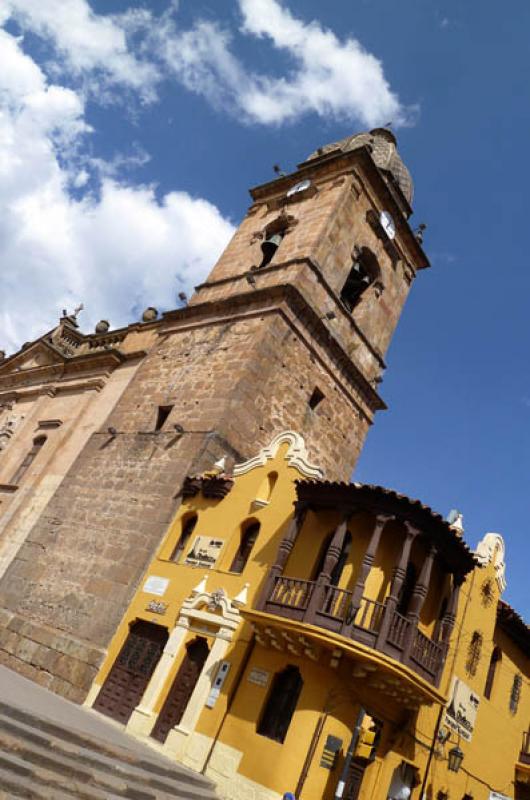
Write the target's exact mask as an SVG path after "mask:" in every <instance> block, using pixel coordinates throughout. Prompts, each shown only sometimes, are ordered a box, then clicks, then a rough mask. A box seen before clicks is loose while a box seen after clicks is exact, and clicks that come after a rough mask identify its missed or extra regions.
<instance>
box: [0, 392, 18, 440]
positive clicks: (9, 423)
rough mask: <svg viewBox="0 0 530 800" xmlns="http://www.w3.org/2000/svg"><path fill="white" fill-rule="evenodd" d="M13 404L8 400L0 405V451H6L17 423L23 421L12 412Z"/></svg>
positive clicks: (12, 401) (13, 402) (13, 401)
mask: <svg viewBox="0 0 530 800" xmlns="http://www.w3.org/2000/svg"><path fill="white" fill-rule="evenodd" d="M15 402H16V401H15V400H8V401H6V402H5V403H2V404H1V405H0V451H2V450H5V449H6V447H7V445H8V444H9V440H10V439H11V437H12V436H13V434H14V432H15V429H16V427H17V425H18V423H19V422H20V421H21V420H22V419H24V417H23V416H22V415H21V416H19V415H18V414H16V413H15V412H14V411H13V409H14V407H15Z"/></svg>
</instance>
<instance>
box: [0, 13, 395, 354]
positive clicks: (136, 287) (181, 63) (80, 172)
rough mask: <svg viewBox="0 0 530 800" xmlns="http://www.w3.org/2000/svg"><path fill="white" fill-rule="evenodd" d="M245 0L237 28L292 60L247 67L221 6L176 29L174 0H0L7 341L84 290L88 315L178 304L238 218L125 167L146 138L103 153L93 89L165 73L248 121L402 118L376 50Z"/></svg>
mask: <svg viewBox="0 0 530 800" xmlns="http://www.w3.org/2000/svg"><path fill="white" fill-rule="evenodd" d="M238 2H239V7H240V12H241V20H242V27H241V30H240V32H239V33H240V34H241V35H243V36H246V37H252V39H253V40H258V39H264V40H266V44H267V45H268V46H269V47H272V48H274V49H276V50H281V51H282V52H283V53H284V54H285V55H287V57H288V58H289V59H290V60H291V63H292V69H291V71H290V72H288V73H287V74H285V75H279V76H278V75H273V74H272V73H271V74H259V73H256V72H253V71H252V70H251V69H248V67H247V65H245V64H244V63H243V62H242V61H241V60H240V59H239V58H238V57H237V56H236V55H235V53H234V52H233V47H234V40H233V37H232V34H231V33H229V32H228V31H226V30H224V29H222V28H221V27H220V26H219V25H218V24H216V23H214V22H207V21H198V22H196V23H195V24H194V25H193V27H192V28H191V29H190V30H180V29H179V28H178V26H177V23H176V16H175V12H176V10H177V4H176V2H175V1H173V2H170V3H169V6H167V7H166V11H164V12H162V13H161V14H160V16H158V17H155V16H154V15H153V14H152V13H151V12H150V11H146V10H142V9H130V10H129V11H126V12H125V13H124V14H121V15H114V16H109V15H107V16H102V15H97V14H95V13H94V12H93V11H92V10H91V7H90V5H89V3H88V2H87V0H67V1H66V2H65V0H41V1H40V2H36V0H3V3H2V6H1V9H0V63H1V64H2V69H1V70H0V332H1V339H0V348H5V349H7V350H13V349H14V348H16V347H17V346H18V345H20V343H21V342H22V341H24V340H28V339H32V338H34V337H36V336H39V335H41V334H42V333H43V332H44V331H46V330H47V329H50V328H51V327H53V325H54V324H55V322H56V320H57V315H58V313H60V311H61V309H62V308H64V307H66V308H70V309H71V308H73V306H74V305H76V304H77V303H78V302H80V301H82V302H83V303H84V305H85V309H86V311H85V312H84V315H83V324H84V325H86V326H91V325H93V324H94V323H95V322H96V321H97V320H98V319H99V318H101V317H103V318H108V319H109V320H110V321H111V323H112V324H113V325H121V324H125V323H127V322H128V321H130V319H131V314H132V310H133V309H135V313H136V312H137V311H139V310H141V308H142V307H144V306H146V305H149V304H153V305H155V306H158V307H160V308H168V307H172V306H174V305H175V297H176V294H177V292H178V291H180V290H182V289H183V290H185V291H188V292H189V291H190V290H191V289H192V287H193V285H194V284H196V283H197V282H199V281H200V280H201V279H202V278H203V277H204V276H205V274H206V273H207V271H208V270H209V269H210V268H211V267H212V266H213V263H214V262H215V260H216V258H217V256H218V255H219V253H220V251H221V250H222V248H223V246H224V245H225V244H226V242H227V241H228V239H229V237H230V235H231V234H232V232H233V226H232V224H231V223H230V221H228V220H227V219H225V218H224V217H223V216H222V214H221V213H220V211H219V210H218V209H217V208H216V207H215V206H214V205H212V204H211V203H209V202H207V201H206V200H203V199H200V198H194V197H192V196H190V195H189V194H187V193H185V192H179V191H172V192H169V193H168V194H166V195H165V196H163V197H160V196H158V195H157V192H156V187H153V186H147V185H134V184H133V183H132V182H131V181H130V180H127V179H126V178H124V175H126V174H127V168H128V167H130V166H131V165H133V166H139V165H142V164H143V163H145V162H146V161H147V160H148V159H149V155H148V154H147V153H145V152H144V151H143V150H142V149H141V148H136V149H134V147H133V148H132V150H130V151H129V152H128V153H120V154H118V155H117V156H116V158H115V159H114V160H113V161H112V162H108V161H104V160H102V159H101V158H99V157H98V155H97V154H96V155H92V154H90V155H88V154H89V152H90V148H89V147H88V146H87V145H88V140H89V138H90V137H91V135H92V132H93V131H92V128H91V126H90V124H89V123H88V122H87V119H86V111H85V101H86V98H87V97H90V98H91V99H92V100H93V101H99V102H101V101H105V100H109V99H110V100H114V99H121V98H122V97H123V93H124V92H125V93H126V94H127V96H130V93H133V95H134V96H135V97H138V98H139V99H140V100H141V101H153V100H154V99H155V98H156V90H157V87H158V85H159V83H160V82H161V80H163V79H164V78H166V79H167V78H168V77H171V79H173V80H174V79H177V80H178V81H180V82H181V83H182V84H184V85H185V86H186V87H188V89H189V90H191V91H193V92H196V93H199V94H202V95H203V96H205V97H206V98H207V99H208V101H209V102H210V103H212V104H215V105H217V106H218V107H220V108H223V109H225V110H227V111H229V112H232V113H233V114H234V115H235V116H237V118H238V119H240V120H241V121H244V122H247V123H249V122H250V123H256V124H262V125H278V124H281V123H283V122H291V121H294V120H296V119H299V118H301V117H303V116H304V115H305V114H307V113H309V112H312V113H315V114H318V115H320V116H322V117H325V118H326V119H327V118H335V119H336V118H347V119H351V120H352V121H353V120H357V121H359V122H361V123H362V124H365V125H368V126H372V125H375V124H378V123H381V122H386V121H388V120H392V121H393V122H394V123H395V124H399V123H400V122H402V121H403V120H404V117H405V112H404V110H403V107H402V106H401V104H400V102H399V100H398V98H397V96H396V95H395V94H394V93H393V92H392V91H391V89H390V88H389V86H388V83H387V81H386V79H385V76H384V73H383V68H382V66H381V63H380V62H379V61H378V60H377V59H376V58H375V57H374V56H372V55H371V54H369V53H367V52H366V51H365V50H363V48H362V47H361V45H360V44H359V42H357V41H356V40H355V39H353V38H346V39H343V40H339V38H338V37H337V36H336V35H335V34H334V33H333V32H331V31H329V30H325V29H324V28H323V27H322V26H321V25H320V24H319V23H317V22H310V23H306V22H303V21H302V20H300V19H297V18H296V17H294V16H293V15H292V14H291V13H290V12H289V11H288V10H287V9H286V7H285V6H283V5H281V4H280V2H278V0H238ZM6 23H8V24H9V32H8V30H7V29H5V28H4V29H2V27H1V26H2V25H4V24H6ZM14 30H20V31H21V32H22V33H23V34H27V33H31V34H33V35H35V36H37V37H39V38H40V39H41V40H42V42H44V43H45V45H46V46H47V48H48V50H49V53H51V56H52V57H51V59H50V58H48V56H47V57H46V60H43V61H42V63H40V62H39V63H37V61H36V60H35V59H34V58H32V57H31V56H30V55H29V51H28V50H27V49H26V42H25V41H24V38H23V37H22V36H18V37H17V36H15V35H14V34H13V31H14ZM43 58H44V57H43Z"/></svg>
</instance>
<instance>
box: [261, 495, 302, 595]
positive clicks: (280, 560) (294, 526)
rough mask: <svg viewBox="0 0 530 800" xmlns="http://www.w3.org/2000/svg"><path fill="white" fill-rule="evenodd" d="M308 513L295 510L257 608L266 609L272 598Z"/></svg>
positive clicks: (300, 508) (299, 509)
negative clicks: (276, 583)
mask: <svg viewBox="0 0 530 800" xmlns="http://www.w3.org/2000/svg"><path fill="white" fill-rule="evenodd" d="M306 513H307V508H306V507H297V508H295V512H294V516H293V518H292V520H291V522H290V523H289V527H288V528H287V531H286V533H285V536H284V537H283V539H282V540H281V542H280V545H279V547H278V552H277V554H276V561H275V563H274V564H273V566H272V567H271V568H270V570H269V573H268V575H267V577H266V579H265V583H264V585H263V589H262V591H261V593H260V596H259V600H258V602H257V604H256V608H258V609H260V610H262V609H263V608H264V606H265V603H266V602H267V600H268V599H269V597H270V596H271V592H272V590H273V588H274V584H275V581H276V578H277V577H278V576H279V575H282V574H283V570H284V569H285V565H286V564H287V560H288V558H289V556H290V554H291V551H292V549H293V547H294V543H295V542H296V539H297V537H298V534H299V533H300V531H301V530H302V525H303V524H304V519H305V515H306Z"/></svg>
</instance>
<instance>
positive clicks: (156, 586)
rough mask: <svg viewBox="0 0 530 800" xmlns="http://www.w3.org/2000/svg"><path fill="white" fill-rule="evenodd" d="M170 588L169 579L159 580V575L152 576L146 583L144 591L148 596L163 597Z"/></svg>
mask: <svg viewBox="0 0 530 800" xmlns="http://www.w3.org/2000/svg"><path fill="white" fill-rule="evenodd" d="M168 586H169V578H159V577H158V575H150V576H149V577H148V579H147V580H146V582H145V583H144V586H143V589H142V591H144V592H146V593H147V594H157V595H158V596H159V597H162V596H163V595H164V594H165V593H166V589H167V587H168Z"/></svg>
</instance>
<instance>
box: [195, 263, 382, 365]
mask: <svg viewBox="0 0 530 800" xmlns="http://www.w3.org/2000/svg"><path fill="white" fill-rule="evenodd" d="M297 264H306V265H307V266H308V267H309V268H310V269H311V270H312V272H313V273H314V274H315V276H316V278H317V280H318V282H319V283H320V284H321V286H322V287H323V288H324V290H325V291H326V293H327V295H328V297H330V298H331V300H333V302H334V303H335V310H337V311H338V312H339V313H340V314H341V316H342V317H343V319H344V320H345V321H346V322H347V324H349V325H350V326H351V328H352V330H354V331H355V333H356V334H357V335H358V337H359V339H361V341H362V342H363V344H365V345H366V347H367V348H368V349H369V351H370V353H371V354H372V355H373V356H374V358H376V359H377V361H378V363H379V366H380V367H381V368H382V369H386V364H385V360H384V358H383V356H382V354H381V353H380V352H379V350H378V349H377V348H376V347H374V346H373V344H372V343H371V342H370V340H369V339H368V337H367V336H366V334H365V333H364V332H363V330H362V328H360V327H359V325H358V323H357V322H356V320H355V319H354V317H353V316H352V315H351V314H350V312H349V311H347V310H346V308H345V307H344V305H343V304H342V303H341V301H340V298H339V296H338V295H337V293H336V292H335V291H334V290H333V289H332V288H331V286H330V285H329V283H328V282H327V280H326V278H325V277H324V274H323V273H322V270H321V268H320V266H319V264H318V263H317V262H316V261H315V260H314V259H313V258H309V256H305V257H303V258H290V259H288V260H287V261H279V262H278V263H274V264H270V265H268V266H266V267H262V268H260V269H259V274H260V275H266V274H268V273H271V272H277V271H279V270H281V269H286V268H287V267H291V266H296V265H297ZM247 274H248V273H247V272H243V273H240V274H239V275H231V276H229V277H227V278H220V279H219V280H217V281H206V282H205V283H200V284H198V286H196V287H195V290H196V291H197V292H199V291H200V290H201V289H210V288H212V287H215V286H220V285H223V284H224V285H226V284H230V283H232V284H233V283H238V282H239V281H242V280H245V279H246V276H247Z"/></svg>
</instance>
